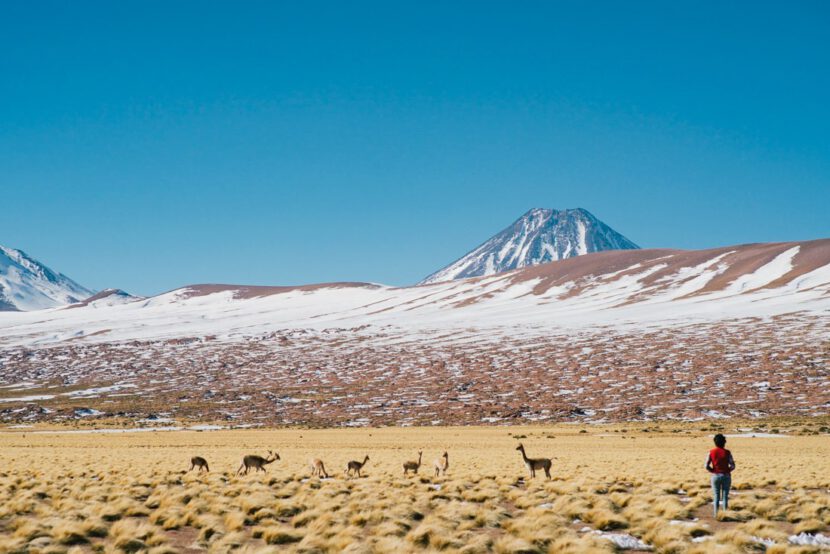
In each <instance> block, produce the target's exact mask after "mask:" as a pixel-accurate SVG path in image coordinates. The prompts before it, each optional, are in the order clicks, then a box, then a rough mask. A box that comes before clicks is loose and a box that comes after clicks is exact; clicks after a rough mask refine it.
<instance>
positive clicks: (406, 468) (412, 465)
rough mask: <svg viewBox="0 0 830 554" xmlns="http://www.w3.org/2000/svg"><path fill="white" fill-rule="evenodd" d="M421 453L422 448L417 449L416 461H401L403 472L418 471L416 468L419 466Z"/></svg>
mask: <svg viewBox="0 0 830 554" xmlns="http://www.w3.org/2000/svg"><path fill="white" fill-rule="evenodd" d="M421 454H423V451H422V450H419V451H418V461H417V462H416V461H414V460H410V461H408V462H404V463H403V474H404V475H406V474H407V473H409V472H410V471H412V472H413V473H416V474H417V473H418V468H419V467H421Z"/></svg>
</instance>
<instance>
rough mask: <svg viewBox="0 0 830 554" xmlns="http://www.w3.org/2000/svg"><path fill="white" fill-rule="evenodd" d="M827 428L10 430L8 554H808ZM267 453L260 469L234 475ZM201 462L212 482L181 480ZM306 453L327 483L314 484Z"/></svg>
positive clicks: (3, 437) (819, 518)
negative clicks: (715, 457) (358, 469)
mask: <svg viewBox="0 0 830 554" xmlns="http://www.w3.org/2000/svg"><path fill="white" fill-rule="evenodd" d="M828 425H830V421H828V420H827V419H803V420H778V421H775V420H770V421H766V422H761V423H759V422H757V421H756V422H752V423H747V422H738V421H725V420H721V421H719V422H716V423H715V424H712V423H709V422H705V423H704V422H698V423H683V424H681V423H677V424H670V423H662V424H654V423H638V424H631V425H622V424H617V425H590V426H589V425H560V426H530V427H435V428H429V427H421V428H361V429H337V430H309V429H286V430H223V431H205V432H194V431H180V432H178V431H171V432H160V431H159V432H132V433H88V432H81V433H78V432H72V433H67V432H66V431H67V430H68V428H64V429H61V428H58V429H55V430H57V431H62V432H57V433H56V432H37V431H35V430H34V429H31V428H27V429H4V430H3V431H2V432H0V552H143V551H149V552H202V551H208V552H227V551H234V550H235V551H239V552H272V551H273V552H277V551H297V552H340V551H350V552H427V551H429V552H432V551H447V552H454V551H464V552H487V551H495V552H512V553H519V552H603V551H614V550H615V549H616V550H619V549H622V548H627V549H629V550H630V551H645V550H654V551H657V552H745V551H767V552H785V551H786V552H813V551H818V550H819V549H820V548H821V546H815V545H814V546H804V545H799V543H800V542H802V543H804V542H811V541H812V542H817V541H821V540H822V537H825V536H827V535H828V534H830V436H828V431H830V428H828ZM716 431H722V432H724V433H726V434H727V435H744V436H733V437H730V438H729V443H728V447H729V448H731V449H732V451H733V453H734V455H735V458H736V461H737V465H738V469H737V471H736V472H735V474H734V482H733V485H734V487H735V490H734V491H733V495H732V502H731V509H730V510H729V511H728V512H726V513H724V514H723V515H724V517H723V518H722V519H719V520H715V519H713V518H712V514H711V504H710V502H711V493H710V490H709V485H708V474H707V473H706V472H705V471H704V469H703V464H704V461H705V456H706V452H707V451H708V449H709V447H710V444H711V435H712V433H714V432H716ZM753 433H754V434H755V435H756V436H754V437H751V436H746V435H747V434H753ZM779 434H780V436H777V435H779ZM519 442H522V443H523V444H524V445H525V446H526V448H527V452H528V455H529V456H531V457H542V456H544V457H553V458H554V459H553V472H552V473H553V478H552V479H551V480H546V479H545V478H544V474H543V472H541V471H540V472H539V473H538V474H537V477H536V479H534V480H531V479H529V477H528V472H527V470H526V468H525V466H524V465H523V463H522V459H521V454H520V453H519V452H517V451H516V450H515V448H516V446H517V445H518V444H519ZM269 449H270V450H275V451H277V452H278V453H279V455H280V460H279V461H276V462H274V463H272V464H270V465H268V466H266V467H267V472H266V473H258V474H254V473H251V474H249V475H247V476H236V475H235V472H236V470H237V468H238V467H239V465H240V461H241V459H242V457H243V456H244V455H245V454H250V453H256V454H260V455H263V456H264V455H266V452H267V451H268V450H269ZM421 449H422V450H423V452H424V455H423V465H422V466H421V468H420V471H419V473H418V475H417V476H412V475H410V476H406V477H404V476H403V475H402V464H403V462H405V461H407V460H411V459H417V454H418V451H419V450H421ZM444 451H447V452H448V454H449V462H450V466H449V471H448V472H447V475H446V477H444V476H441V477H435V476H434V470H433V460H434V459H435V458H437V457H438V456H439V455H440V454H441V453H442V452H444ZM367 454H368V455H369V457H370V461H369V462H368V463H367V464H366V466H365V468H364V476H363V477H362V478H347V477H346V476H345V475H344V470H345V467H346V464H347V462H348V461H349V460H352V459H355V460H362V459H363V457H364V456H365V455H367ZM193 455H201V456H204V457H205V458H206V459H207V460H208V462H209V463H210V473H207V474H197V473H196V472H195V471H192V472H185V470H187V469H188V467H189V466H190V457H191V456H193ZM312 457H319V458H320V459H322V460H323V461H324V463H325V466H326V469H327V470H328V472H329V473H330V474H331V478H330V479H322V480H321V479H318V478H316V477H310V468H309V465H308V460H309V459H310V458H312Z"/></svg>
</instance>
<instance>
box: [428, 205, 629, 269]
mask: <svg viewBox="0 0 830 554" xmlns="http://www.w3.org/2000/svg"><path fill="white" fill-rule="evenodd" d="M637 248H639V246H637V245H636V244H634V243H633V242H631V241H630V240H628V239H627V238H625V237H624V236H622V235H621V234H619V233H617V232H616V231H614V230H613V229H611V228H610V227H609V226H608V225H606V224H605V223H603V222H602V221H600V220H598V219H597V218H596V217H594V216H593V215H592V214H591V213H590V212H588V211H587V210H584V209H582V208H576V209H570V210H552V209H547V208H535V209H532V210H530V211H529V212H527V213H526V214H524V215H523V216H522V217H520V218H519V219H517V220H516V221H515V222H513V224H512V225H510V226H509V227H507V228H506V229H504V230H503V231H501V232H500V233H498V234H497V235H495V236H493V237H492V238H490V239H489V240H487V241H486V242H485V243H483V244H481V245H480V246H478V247H477V248H476V249H474V250H473V251H472V252H470V253H468V254H467V255H465V256H464V257H462V258H460V259H458V260H456V261H454V262H453V263H451V264H450V265H448V266H447V267H445V268H443V269H441V270H439V271H436V272H435V273H433V274H432V275H429V276H428V277H427V278H425V279H424V280H423V281H421V282H420V283H419V284H421V285H426V284H431V283H439V282H442V281H452V280H455V279H464V278H466V277H480V276H484V275H493V274H495V273H501V272H503V271H509V270H511V269H519V268H522V267H528V266H532V265H539V264H543V263H547V262H553V261H557V260H564V259H565V258H573V257H575V256H582V255H584V254H590V253H592V252H601V251H604V250H633V249H637Z"/></svg>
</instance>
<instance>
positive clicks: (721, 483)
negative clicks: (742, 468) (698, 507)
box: [706, 433, 735, 517]
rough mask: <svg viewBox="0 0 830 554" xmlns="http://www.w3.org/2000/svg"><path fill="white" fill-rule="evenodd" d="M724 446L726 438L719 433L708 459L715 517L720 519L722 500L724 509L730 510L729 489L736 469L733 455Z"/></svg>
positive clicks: (707, 464) (707, 465) (707, 468)
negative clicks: (719, 507)
mask: <svg viewBox="0 0 830 554" xmlns="http://www.w3.org/2000/svg"><path fill="white" fill-rule="evenodd" d="M724 446H726V437H724V436H723V435H721V434H720V433H718V434H717V435H715V448H713V449H712V450H710V451H709V457H708V458H706V471H708V472H709V473H711V474H712V494H713V495H714V497H715V517H718V504H720V500H721V498H722V499H723V509H724V510H727V509H729V488H730V487H731V486H732V471H733V470H734V469H735V460H734V459H733V458H732V453H731V452H730V451H729V450H727V449H726V448H724Z"/></svg>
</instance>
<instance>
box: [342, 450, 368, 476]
mask: <svg viewBox="0 0 830 554" xmlns="http://www.w3.org/2000/svg"><path fill="white" fill-rule="evenodd" d="M368 461H369V455H368V454H366V457H365V458H363V461H362V462H358V461H357V460H352V461H351V462H349V464H348V465H347V466H346V475H351V474H352V472H357V476H358V477H362V475H360V470H361V469H363V466H365V465H366V462H368Z"/></svg>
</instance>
